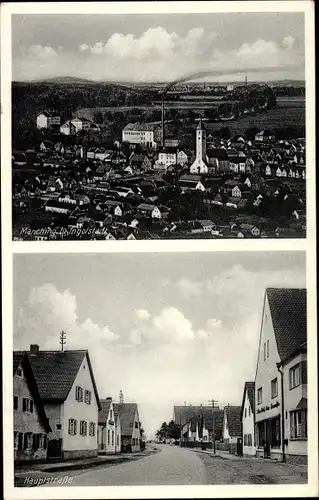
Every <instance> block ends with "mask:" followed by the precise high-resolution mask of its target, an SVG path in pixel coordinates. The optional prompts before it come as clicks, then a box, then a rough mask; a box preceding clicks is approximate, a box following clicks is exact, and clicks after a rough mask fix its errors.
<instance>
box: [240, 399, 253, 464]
mask: <svg viewBox="0 0 319 500" xmlns="http://www.w3.org/2000/svg"><path fill="white" fill-rule="evenodd" d="M245 411H246V414H247V417H245ZM249 411H250V415H249ZM242 423H243V454H244V455H255V454H256V447H255V441H254V438H255V423H254V414H253V412H252V408H251V406H250V402H249V399H248V395H247V391H246V397H245V403H244V409H243V420H242ZM245 434H251V440H252V446H247V445H246V446H245V444H244V435H245Z"/></svg>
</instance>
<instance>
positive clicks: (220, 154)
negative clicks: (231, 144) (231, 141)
mask: <svg viewBox="0 0 319 500" xmlns="http://www.w3.org/2000/svg"><path fill="white" fill-rule="evenodd" d="M207 157H208V165H209V167H210V166H212V167H213V168H214V169H215V171H216V172H228V170H229V159H228V155H227V151H226V150H225V149H223V148H219V149H217V148H214V149H208V150H207Z"/></svg>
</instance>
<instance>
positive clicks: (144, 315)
mask: <svg viewBox="0 0 319 500" xmlns="http://www.w3.org/2000/svg"><path fill="white" fill-rule="evenodd" d="M150 316H151V315H150V313H149V312H148V311H147V310H146V309H138V310H137V311H136V317H137V318H138V319H141V320H148V319H149V318H150Z"/></svg>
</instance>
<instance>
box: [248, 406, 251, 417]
mask: <svg viewBox="0 0 319 500" xmlns="http://www.w3.org/2000/svg"><path fill="white" fill-rule="evenodd" d="M250 414H251V410H250V406H249V408H248V415H249V416H250Z"/></svg>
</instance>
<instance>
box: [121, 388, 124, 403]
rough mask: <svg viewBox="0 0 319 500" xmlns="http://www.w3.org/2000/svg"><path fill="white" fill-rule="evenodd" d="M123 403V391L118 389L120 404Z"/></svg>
mask: <svg viewBox="0 0 319 500" xmlns="http://www.w3.org/2000/svg"><path fill="white" fill-rule="evenodd" d="M123 403H124V396H123V391H122V389H121V390H120V405H122V404H123Z"/></svg>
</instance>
